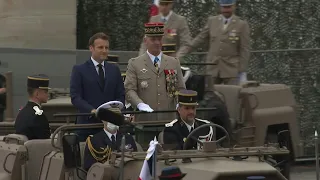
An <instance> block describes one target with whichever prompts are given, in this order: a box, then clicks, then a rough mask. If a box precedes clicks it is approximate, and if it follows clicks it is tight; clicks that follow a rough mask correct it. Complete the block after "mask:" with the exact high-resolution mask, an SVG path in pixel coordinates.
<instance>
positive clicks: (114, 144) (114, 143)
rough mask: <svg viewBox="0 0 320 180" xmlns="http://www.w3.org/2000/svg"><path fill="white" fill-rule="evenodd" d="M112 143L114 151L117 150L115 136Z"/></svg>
mask: <svg viewBox="0 0 320 180" xmlns="http://www.w3.org/2000/svg"><path fill="white" fill-rule="evenodd" d="M111 142H112V150H116V149H117V146H116V137H115V136H114V135H112V136H111Z"/></svg>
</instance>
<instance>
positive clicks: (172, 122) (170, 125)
mask: <svg viewBox="0 0 320 180" xmlns="http://www.w3.org/2000/svg"><path fill="white" fill-rule="evenodd" d="M176 122H178V119H175V120H173V121H171V122H169V123H167V124H165V126H166V127H172V126H173V125H174V123H176Z"/></svg>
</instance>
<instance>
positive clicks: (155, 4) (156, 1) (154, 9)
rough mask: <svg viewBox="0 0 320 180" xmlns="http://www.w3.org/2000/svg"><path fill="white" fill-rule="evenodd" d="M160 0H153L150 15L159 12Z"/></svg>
mask: <svg viewBox="0 0 320 180" xmlns="http://www.w3.org/2000/svg"><path fill="white" fill-rule="evenodd" d="M158 6H159V0H153V4H152V5H151V8H150V17H151V16H156V15H158V14H159V8H158Z"/></svg>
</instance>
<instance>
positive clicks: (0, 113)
mask: <svg viewBox="0 0 320 180" xmlns="http://www.w3.org/2000/svg"><path fill="white" fill-rule="evenodd" d="M4 111H5V109H0V122H3V121H4V119H5V117H4Z"/></svg>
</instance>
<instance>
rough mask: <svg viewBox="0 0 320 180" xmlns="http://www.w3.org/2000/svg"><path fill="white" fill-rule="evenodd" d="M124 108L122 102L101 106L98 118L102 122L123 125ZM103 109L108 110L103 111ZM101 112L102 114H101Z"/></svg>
mask: <svg viewBox="0 0 320 180" xmlns="http://www.w3.org/2000/svg"><path fill="white" fill-rule="evenodd" d="M122 108H123V103H122V102H120V101H109V102H107V103H104V104H102V105H100V106H99V107H98V108H97V117H98V119H100V120H101V121H107V122H111V123H112V124H115V125H117V124H118V123H120V124H122V123H123V120H124V117H123V115H122V113H121V109H122ZM101 109H106V110H104V111H102V110H101ZM99 110H101V112H99Z"/></svg>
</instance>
